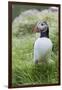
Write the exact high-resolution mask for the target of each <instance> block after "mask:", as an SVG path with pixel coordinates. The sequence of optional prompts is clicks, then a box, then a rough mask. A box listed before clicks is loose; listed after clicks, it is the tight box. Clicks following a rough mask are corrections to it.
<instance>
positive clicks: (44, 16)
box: [12, 4, 59, 86]
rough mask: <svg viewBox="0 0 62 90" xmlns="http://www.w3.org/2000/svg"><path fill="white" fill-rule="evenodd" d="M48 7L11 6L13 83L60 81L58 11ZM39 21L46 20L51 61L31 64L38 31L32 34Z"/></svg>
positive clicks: (50, 82)
mask: <svg viewBox="0 0 62 90" xmlns="http://www.w3.org/2000/svg"><path fill="white" fill-rule="evenodd" d="M48 8H49V7H48V6H42V5H41V6H39V5H37V6H35V5H17V4H16V5H13V6H12V19H13V22H12V85H13V86H18V85H20V84H21V85H29V84H30V85H33V84H54V83H55V84H57V83H58V82H59V78H58V76H59V71H58V65H59V63H58V57H59V56H58V55H59V54H58V53H59V43H58V41H59V39H58V36H59V30H58V11H56V12H53V11H50V10H49V9H48ZM39 20H45V21H47V23H48V25H49V37H50V39H51V41H52V43H53V50H52V55H51V57H50V61H52V62H50V64H43V63H40V64H38V65H35V64H34V58H33V57H34V55H33V52H34V43H35V40H36V39H37V38H38V37H39V33H33V29H34V27H35V24H36V23H37V22H38V21H39Z"/></svg>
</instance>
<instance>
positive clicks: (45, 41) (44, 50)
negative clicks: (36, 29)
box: [34, 37, 52, 62]
mask: <svg viewBox="0 0 62 90" xmlns="http://www.w3.org/2000/svg"><path fill="white" fill-rule="evenodd" d="M51 51H52V42H51V40H50V39H49V38H46V37H43V38H38V39H37V40H36V42H35V44H34V62H36V61H37V60H38V62H39V61H41V60H42V61H43V60H46V59H48V58H49V56H50V54H51Z"/></svg>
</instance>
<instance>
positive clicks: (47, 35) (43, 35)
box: [40, 29, 49, 38]
mask: <svg viewBox="0 0 62 90" xmlns="http://www.w3.org/2000/svg"><path fill="white" fill-rule="evenodd" d="M42 37H47V38H49V30H48V29H47V30H46V31H41V32H40V38H42Z"/></svg>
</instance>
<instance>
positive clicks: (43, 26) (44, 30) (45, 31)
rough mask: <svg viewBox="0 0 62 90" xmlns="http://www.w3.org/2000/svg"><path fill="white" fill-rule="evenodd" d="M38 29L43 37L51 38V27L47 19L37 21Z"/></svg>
mask: <svg viewBox="0 0 62 90" xmlns="http://www.w3.org/2000/svg"><path fill="white" fill-rule="evenodd" d="M37 30H38V31H39V32H40V38H41V37H48V38H49V27H48V24H47V22H46V21H43V22H41V21H40V22H38V23H37Z"/></svg>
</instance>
